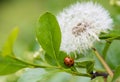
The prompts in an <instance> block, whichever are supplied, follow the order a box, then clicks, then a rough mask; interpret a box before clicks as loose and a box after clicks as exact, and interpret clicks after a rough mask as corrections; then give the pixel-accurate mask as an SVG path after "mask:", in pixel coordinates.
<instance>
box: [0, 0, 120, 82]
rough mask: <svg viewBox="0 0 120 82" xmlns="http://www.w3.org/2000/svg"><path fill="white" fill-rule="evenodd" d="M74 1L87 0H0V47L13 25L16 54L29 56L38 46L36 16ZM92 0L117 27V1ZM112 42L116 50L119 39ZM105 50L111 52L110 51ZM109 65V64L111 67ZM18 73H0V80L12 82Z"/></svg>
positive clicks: (119, 16)
mask: <svg viewBox="0 0 120 82" xmlns="http://www.w3.org/2000/svg"><path fill="white" fill-rule="evenodd" d="M77 1H78V2H80V1H89V0H0V38H1V39H0V50H1V48H2V45H3V44H4V42H5V41H6V39H7V36H8V35H9V33H10V32H11V30H12V29H13V28H14V27H16V26H18V27H19V29H20V32H19V36H18V38H17V41H16V42H15V45H14V52H15V53H16V55H17V56H18V57H21V58H23V59H27V60H30V59H31V57H32V56H31V55H32V54H33V53H34V52H35V51H36V50H38V47H39V45H38V43H37V42H36V37H35V27H36V21H37V20H38V18H39V16H40V15H41V14H43V13H44V12H46V11H49V12H51V13H53V14H54V15H56V14H57V13H59V12H60V11H62V10H63V8H65V7H67V6H68V5H70V4H73V3H75V2H77ZM93 1H95V2H98V3H100V4H101V5H103V7H105V8H106V9H107V10H108V11H109V12H110V14H111V17H112V18H113V20H114V28H116V29H120V4H117V3H116V2H115V1H117V0H111V1H112V2H111V1H110V0H93ZM118 1H119V0H118ZM114 43H115V44H112V45H113V48H114V50H116V49H118V48H116V46H118V44H119V45H120V42H119V41H117V43H116V42H114ZM113 48H112V49H113ZM118 51H119V50H118ZM109 53H110V54H111V52H109ZM117 54H120V53H117ZM110 58H117V56H110V57H108V58H107V61H108V60H109V59H110ZM111 63H113V64H112V65H118V64H120V60H118V61H116V60H112V61H111ZM112 65H111V64H110V66H111V67H112ZM19 76H20V74H18V75H16V74H13V75H9V76H1V77H0V82H16V79H17V77H19ZM59 77H61V76H60V74H58V77H55V78H59ZM69 77H70V75H68V78H69ZM61 78H62V77H61ZM74 78H76V77H73V80H72V81H70V82H74ZM79 79H80V78H79ZM66 81H67V80H66ZM66 81H65V82H66ZM87 81H88V82H89V79H88V78H87V79H86V81H82V82H87ZM19 82H22V81H19ZM46 82H47V81H46ZM51 82H53V81H51ZM54 82H55V81H54ZM56 82H58V81H56ZM59 82H63V81H59ZM76 82H77V81H76ZM96 82H101V81H96Z"/></svg>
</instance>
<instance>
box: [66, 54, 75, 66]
mask: <svg viewBox="0 0 120 82" xmlns="http://www.w3.org/2000/svg"><path fill="white" fill-rule="evenodd" d="M64 64H65V65H66V66H68V67H71V66H73V65H74V59H72V58H71V57H68V56H67V57H65V58H64Z"/></svg>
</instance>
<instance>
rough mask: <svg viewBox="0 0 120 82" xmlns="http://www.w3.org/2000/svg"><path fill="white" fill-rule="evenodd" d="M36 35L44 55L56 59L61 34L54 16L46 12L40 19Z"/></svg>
mask: <svg viewBox="0 0 120 82" xmlns="http://www.w3.org/2000/svg"><path fill="white" fill-rule="evenodd" d="M36 35H37V39H38V41H39V43H40V45H41V46H42V48H43V49H44V50H45V51H46V53H47V54H49V55H50V56H52V57H54V58H56V55H58V53H59V48H60V43H61V32H60V28H59V25H58V22H57V20H56V18H55V16H54V15H52V14H51V13H48V12H47V13H45V14H43V15H42V16H41V17H40V19H39V22H38V26H37V29H36Z"/></svg>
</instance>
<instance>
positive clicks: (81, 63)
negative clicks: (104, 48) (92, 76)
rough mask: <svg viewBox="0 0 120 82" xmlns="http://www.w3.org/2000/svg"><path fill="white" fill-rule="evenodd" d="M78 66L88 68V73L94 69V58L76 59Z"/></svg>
mask: <svg viewBox="0 0 120 82" xmlns="http://www.w3.org/2000/svg"><path fill="white" fill-rule="evenodd" d="M76 67H79V68H86V71H87V73H91V72H93V69H94V60H91V59H86V58H84V59H81V60H77V61H76Z"/></svg>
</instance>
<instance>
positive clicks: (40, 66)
mask: <svg viewBox="0 0 120 82" xmlns="http://www.w3.org/2000/svg"><path fill="white" fill-rule="evenodd" d="M9 57H11V58H13V59H14V60H16V61H20V62H22V63H24V64H26V65H29V67H34V68H54V69H60V70H61V71H62V72H67V73H70V74H73V75H77V76H85V77H91V75H90V74H84V73H78V72H74V71H71V69H65V68H63V67H58V66H50V65H47V66H43V65H36V64H32V63H28V62H25V61H23V60H21V59H18V58H16V57H14V56H9Z"/></svg>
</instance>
